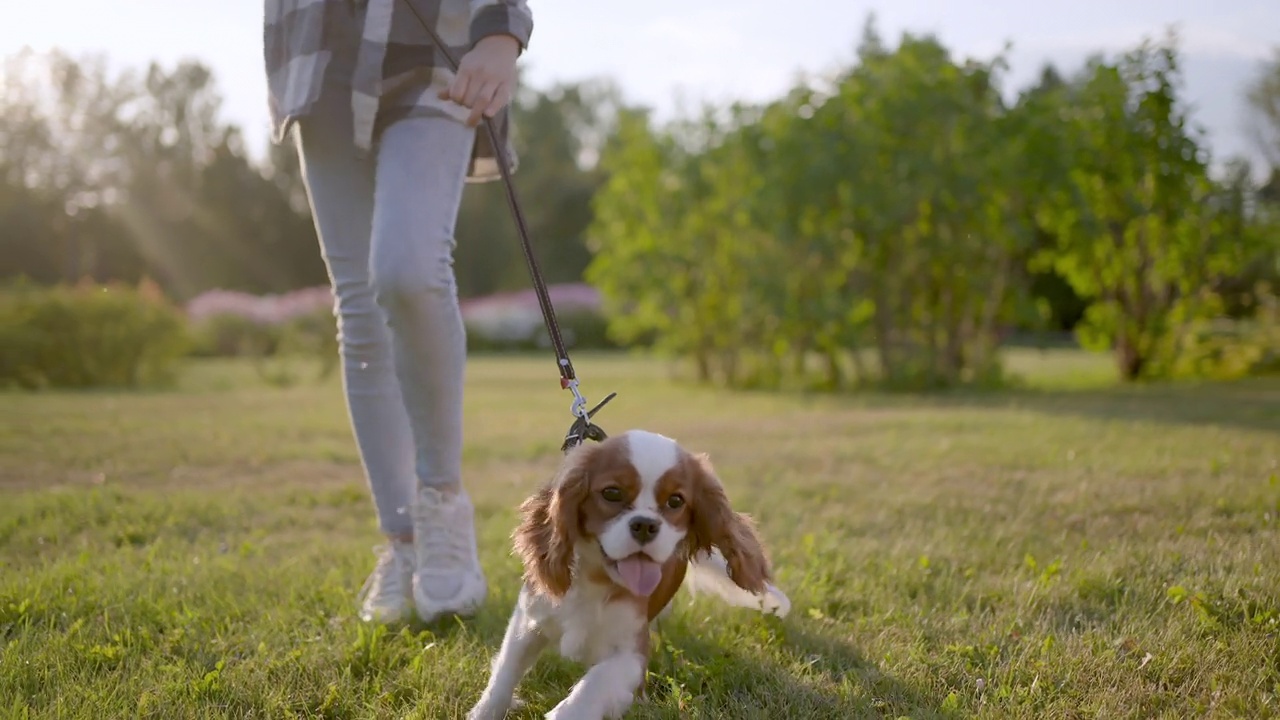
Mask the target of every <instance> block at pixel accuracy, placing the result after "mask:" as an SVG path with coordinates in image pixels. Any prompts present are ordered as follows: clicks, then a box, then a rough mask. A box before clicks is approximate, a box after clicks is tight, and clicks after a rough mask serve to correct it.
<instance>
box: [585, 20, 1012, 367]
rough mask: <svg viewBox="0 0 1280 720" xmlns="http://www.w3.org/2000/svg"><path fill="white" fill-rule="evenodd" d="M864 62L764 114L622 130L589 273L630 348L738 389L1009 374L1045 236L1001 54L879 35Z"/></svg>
mask: <svg viewBox="0 0 1280 720" xmlns="http://www.w3.org/2000/svg"><path fill="white" fill-rule="evenodd" d="M859 60H860V62H859V64H858V65H857V66H856V67H854V68H853V69H851V70H850V71H848V72H847V73H845V74H844V75H842V76H841V77H840V78H839V79H838V80H837V81H836V82H835V83H834V84H833V85H832V86H831V87H829V88H825V89H814V88H810V87H805V86H802V87H798V88H796V89H795V90H794V91H793V92H792V93H790V94H789V95H788V96H787V97H786V98H784V99H782V100H779V101H777V102H775V103H771V104H769V105H767V106H764V107H760V108H754V107H743V106H734V107H733V108H730V109H729V110H728V111H727V112H724V113H716V112H714V111H711V110H708V111H707V112H705V113H704V114H703V116H702V117H700V118H699V119H698V120H696V121H686V122H683V123H677V124H675V125H673V126H671V127H667V128H662V129H656V128H652V127H650V126H649V124H648V123H647V122H646V120H645V119H644V118H643V117H634V116H633V117H629V118H626V119H625V121H624V122H623V123H621V125H620V128H619V132H618V134H617V136H616V137H615V138H614V142H613V144H612V145H611V146H610V147H609V148H607V152H606V155H605V169H606V170H607V171H608V172H609V173H610V175H609V181H608V183H607V184H606V185H605V187H604V188H603V189H602V190H601V192H600V193H599V194H598V195H597V197H596V211H597V218H596V224H595V225H594V226H593V239H594V242H595V244H596V249H597V254H596V257H595V260H594V262H593V264H592V266H591V267H590V268H589V270H588V275H587V277H588V279H589V280H591V281H592V282H594V283H596V284H597V285H598V286H599V287H600V288H601V290H602V291H603V292H604V293H605V296H606V298H608V299H609V302H610V308H611V310H612V311H613V312H614V314H615V318H616V321H615V325H614V331H615V332H616V333H617V336H618V337H619V338H620V339H621V340H623V341H626V340H629V339H631V338H634V337H637V336H640V335H642V334H652V335H653V336H654V337H655V338H657V344H658V346H659V347H660V348H661V349H663V350H666V351H668V352H671V353H673V354H676V355H681V356H686V357H690V358H692V359H693V360H694V362H695V364H696V366H697V368H698V373H699V376H700V377H702V378H703V379H708V380H709V379H718V380H720V381H722V382H725V383H727V384H729V385H734V386H746V385H751V386H778V385H781V384H784V383H791V382H796V381H799V382H803V383H805V384H809V385H814V386H818V387H825V388H830V389H835V388H839V387H844V386H847V385H849V384H856V383H859V382H865V381H867V380H870V379H880V380H882V381H885V382H887V383H889V384H892V385H896V386H905V387H922V386H939V385H952V384H957V383H966V382H988V381H990V380H992V379H993V378H998V377H999V375H1000V367H999V360H998V357H997V355H996V352H995V351H996V345H997V337H998V331H999V329H1000V327H1001V325H1002V324H1003V323H1007V322H1010V321H1012V320H1013V319H1014V318H1015V317H1016V316H1018V314H1020V313H1025V312H1026V310H1025V307H1024V304H1023V303H1022V302H1021V301H1022V300H1023V299H1024V297H1025V293H1023V292H1022V288H1021V286H1020V284H1019V283H1018V270H1019V262H1020V261H1019V258H1020V256H1021V254H1022V253H1024V252H1025V251H1026V248H1027V247H1028V246H1029V244H1030V243H1031V241H1032V239H1033V232H1034V226H1033V225H1032V223H1031V222H1030V219H1031V213H1030V211H1029V210H1028V208H1027V204H1028V202H1030V199H1029V196H1028V193H1027V192H1026V189H1025V176H1026V173H1025V172H1021V171H1023V170H1027V169H1028V168H1029V165H1030V162H1031V161H1029V160H1026V159H1024V148H1023V147H1021V145H1019V144H1018V143H1016V142H1015V143H1010V142H1009V141H1008V138H1009V134H1010V132H1011V130H1012V127H1011V125H1012V124H1013V123H1014V122H1016V121H1017V118H1014V117H1012V116H1009V115H1007V114H1006V113H1004V112H1003V110H1002V107H1001V102H1000V98H999V95H998V93H997V88H996V86H995V84H994V77H995V73H996V71H997V69H998V66H999V61H998V60H997V61H995V62H992V63H990V64H981V63H974V62H966V63H963V64H961V63H956V62H954V61H953V60H952V59H951V58H950V57H949V55H948V53H947V51H946V50H945V49H944V48H943V47H942V46H941V45H939V44H938V43H937V42H936V41H935V40H932V39H919V38H912V37H910V36H908V37H906V38H905V39H904V40H903V41H902V44H901V45H900V47H899V48H898V49H896V50H895V51H892V52H889V51H886V50H885V49H884V48H883V47H882V46H881V45H880V43H879V40H878V39H877V38H876V37H875V36H874V33H872V32H870V31H869V33H868V37H867V38H866V40H865V41H864V43H863V46H862V48H861V49H860V53H859ZM865 346H872V347H874V348H875V350H876V354H875V357H876V360H877V362H878V368H876V369H874V370H872V369H871V368H868V367H867V366H866V361H865V358H864V357H863V356H862V353H860V352H859V351H860V350H861V348H863V347H865ZM815 359H816V360H817V364H816V368H817V370H816V374H815V373H814V372H813V371H812V370H811V368H813V367H814V365H813V362H812V361H814V360H815ZM850 371H852V373H850Z"/></svg>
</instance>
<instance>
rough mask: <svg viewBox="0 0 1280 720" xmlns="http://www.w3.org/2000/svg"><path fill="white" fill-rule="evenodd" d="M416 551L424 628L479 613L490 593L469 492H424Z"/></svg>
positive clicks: (417, 599)
mask: <svg viewBox="0 0 1280 720" xmlns="http://www.w3.org/2000/svg"><path fill="white" fill-rule="evenodd" d="M413 545H414V554H415V567H414V571H413V600H414V604H415V605H417V608H418V617H420V618H421V619H422V620H423V622H432V621H434V620H436V619H438V618H440V617H441V616H443V615H449V614H453V615H470V614H472V613H474V612H475V611H476V610H477V609H479V607H480V605H481V604H482V603H484V600H485V595H486V594H487V593H488V590H489V589H488V586H487V584H486V582H485V578H484V571H482V570H481V569H480V556H479V554H478V553H477V550H476V527H475V507H474V506H472V504H471V498H469V497H468V496H467V494H466V493H465V492H461V491H459V492H457V493H450V494H445V493H442V492H440V491H439V490H436V489H435V488H429V487H423V488H419V489H418V497H417V502H415V503H414V506H413Z"/></svg>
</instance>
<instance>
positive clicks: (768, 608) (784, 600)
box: [759, 583, 791, 618]
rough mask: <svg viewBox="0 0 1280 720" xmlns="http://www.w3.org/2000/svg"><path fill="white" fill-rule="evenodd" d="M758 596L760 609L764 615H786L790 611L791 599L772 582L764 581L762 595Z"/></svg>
mask: <svg viewBox="0 0 1280 720" xmlns="http://www.w3.org/2000/svg"><path fill="white" fill-rule="evenodd" d="M759 597H760V611H761V612H763V613H764V614H765V615H777V616H778V617H780V618H782V617H786V616H787V613H789V612H791V599H790V598H788V597H787V594H786V593H784V592H782V591H781V590H779V589H778V587H777V586H776V585H774V584H773V583H765V588H764V595H761V596H759Z"/></svg>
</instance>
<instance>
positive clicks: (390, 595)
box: [360, 541, 413, 623]
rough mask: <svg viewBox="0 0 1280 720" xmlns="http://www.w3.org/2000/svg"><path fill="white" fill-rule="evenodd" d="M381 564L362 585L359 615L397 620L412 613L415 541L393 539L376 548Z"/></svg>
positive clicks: (367, 617)
mask: <svg viewBox="0 0 1280 720" xmlns="http://www.w3.org/2000/svg"><path fill="white" fill-rule="evenodd" d="M376 552H377V553H378V564H377V565H376V566H375V567H374V568H373V573H372V574H371V575H369V579H368V580H365V581H364V587H363V588H361V589H360V619H361V620H364V621H365V622H378V623H398V622H402V621H404V620H408V619H409V616H410V615H412V614H413V590H412V588H413V543H408V542H399V541H391V542H389V543H388V544H386V545H383V546H382V547H380V548H378V549H377V550H376Z"/></svg>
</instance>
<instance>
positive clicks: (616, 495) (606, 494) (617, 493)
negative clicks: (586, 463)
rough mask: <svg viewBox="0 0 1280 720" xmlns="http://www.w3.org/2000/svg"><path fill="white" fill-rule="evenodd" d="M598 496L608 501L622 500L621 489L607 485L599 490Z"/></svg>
mask: <svg viewBox="0 0 1280 720" xmlns="http://www.w3.org/2000/svg"><path fill="white" fill-rule="evenodd" d="M600 497H602V498H604V499H605V500H608V501H609V502H622V490H620V489H618V488H616V487H607V488H605V489H603V490H601V491H600Z"/></svg>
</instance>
